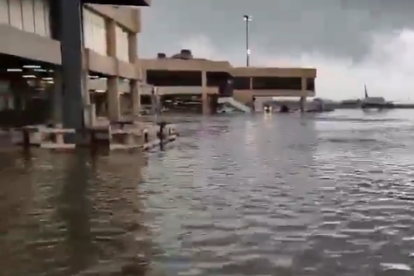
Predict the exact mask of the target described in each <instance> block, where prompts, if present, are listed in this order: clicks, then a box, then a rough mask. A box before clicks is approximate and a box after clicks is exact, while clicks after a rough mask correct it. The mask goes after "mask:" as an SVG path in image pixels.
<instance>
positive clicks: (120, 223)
mask: <svg viewBox="0 0 414 276" xmlns="http://www.w3.org/2000/svg"><path fill="white" fill-rule="evenodd" d="M412 115H414V113H413V112H410V111H391V112H385V113H362V112H360V111H339V112H335V113H331V114H321V115H309V116H299V115H292V114H289V115H258V116H254V117H249V116H246V117H220V116H218V117H215V118H197V117H194V118H187V120H186V121H187V122H186V123H185V124H184V125H183V127H182V128H183V129H182V131H181V132H182V134H183V135H182V137H180V140H179V141H177V143H176V144H175V145H174V146H169V149H168V150H167V151H165V152H160V153H152V154H150V156H149V159H148V165H147V166H146V165H145V163H146V161H145V159H144V158H143V157H142V156H139V155H134V154H116V155H111V156H110V157H100V158H97V159H92V158H90V157H88V156H82V155H78V156H72V155H65V154H63V155H62V154H58V155H56V154H49V153H45V152H39V153H35V154H34V155H33V156H32V157H30V156H26V157H16V155H10V154H8V155H5V154H4V155H3V156H2V158H0V177H1V179H2V184H1V189H0V215H1V219H0V233H1V236H0V248H1V249H2V250H1V251H0V266H1V268H2V273H3V274H4V275H11V276H14V275H47V276H49V275H65V276H66V275H68V276H69V275H144V274H145V273H147V274H148V273H150V272H148V271H149V270H151V269H150V267H151V268H153V270H155V271H156V272H157V273H156V274H157V275H158V274H161V275H295V276H296V275H298V276H302V275H315V276H316V275H318V276H321V275H322V276H323V275H326V276H332V275H340V276H350V275H355V276H361V275H398V276H400V275H412V274H413V273H414V272H413V265H412V264H413V263H414V227H413V225H414V217H413V215H414V208H413V207H414V206H413V205H414V192H413V189H414V182H413V179H414V178H413V176H414V173H413V171H414V170H413V168H414V162H413V161H414V160H413V159H414V158H413V157H412V156H413V155H412V152H413V151H414V139H413V138H414V131H413V130H412V129H413V126H414V120H413V119H412V118H413V117H414V116H412ZM2 273H0V274H1V275H3V274H2ZM152 273H153V272H152Z"/></svg>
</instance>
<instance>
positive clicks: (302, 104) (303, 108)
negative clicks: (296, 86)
mask: <svg viewBox="0 0 414 276" xmlns="http://www.w3.org/2000/svg"><path fill="white" fill-rule="evenodd" d="M299 109H300V112H301V113H304V112H305V111H306V96H305V97H300V99H299Z"/></svg>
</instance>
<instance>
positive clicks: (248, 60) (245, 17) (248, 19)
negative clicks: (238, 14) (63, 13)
mask: <svg viewBox="0 0 414 276" xmlns="http://www.w3.org/2000/svg"><path fill="white" fill-rule="evenodd" d="M243 20H244V22H246V66H247V67H249V66H250V47H249V23H250V21H252V17H251V16H250V15H244V16H243Z"/></svg>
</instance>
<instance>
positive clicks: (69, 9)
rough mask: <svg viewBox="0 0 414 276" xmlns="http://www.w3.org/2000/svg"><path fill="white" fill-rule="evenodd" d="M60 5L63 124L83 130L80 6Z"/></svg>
mask: <svg viewBox="0 0 414 276" xmlns="http://www.w3.org/2000/svg"><path fill="white" fill-rule="evenodd" d="M60 4H61V5H60V8H61V10H60V16H61V18H60V23H61V26H60V37H61V52H62V67H63V70H62V82H63V85H62V90H63V93H62V102H63V111H62V121H63V126H64V127H66V128H75V129H82V128H84V126H85V122H84V107H85V106H84V95H85V94H84V93H85V85H84V76H85V72H84V68H83V60H82V59H83V57H82V56H83V39H82V35H83V34H82V25H83V24H82V4H81V1H80V0H72V1H67V0H60ZM75 142H76V141H75Z"/></svg>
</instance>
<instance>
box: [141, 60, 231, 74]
mask: <svg viewBox="0 0 414 276" xmlns="http://www.w3.org/2000/svg"><path fill="white" fill-rule="evenodd" d="M140 63H141V67H142V69H143V70H144V71H145V70H167V71H168V70H171V71H210V72H229V71H230V70H231V68H232V67H231V64H230V63H229V62H228V61H212V60H205V59H190V60H182V59H141V60H140Z"/></svg>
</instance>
